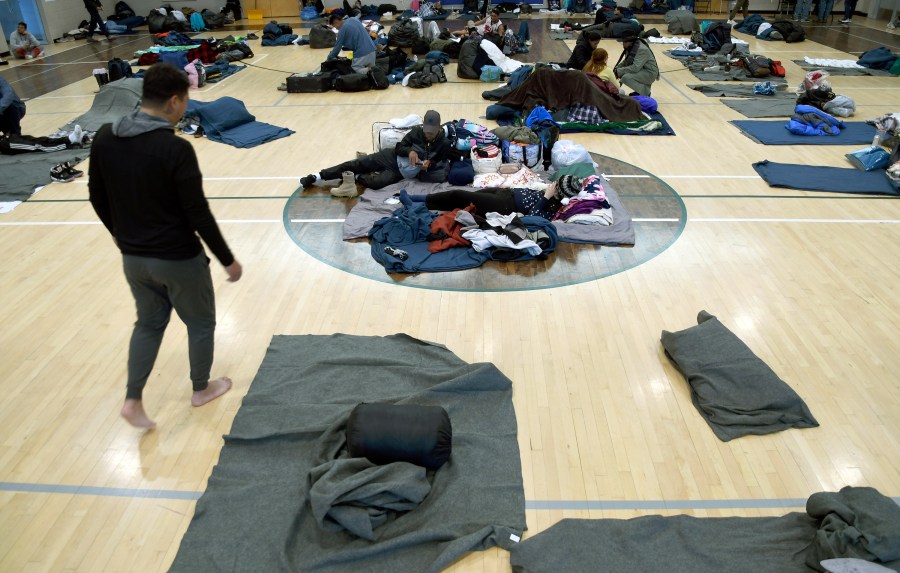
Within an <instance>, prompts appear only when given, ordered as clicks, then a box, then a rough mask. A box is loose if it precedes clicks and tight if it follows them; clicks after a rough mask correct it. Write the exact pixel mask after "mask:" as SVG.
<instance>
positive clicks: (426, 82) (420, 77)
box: [406, 72, 432, 88]
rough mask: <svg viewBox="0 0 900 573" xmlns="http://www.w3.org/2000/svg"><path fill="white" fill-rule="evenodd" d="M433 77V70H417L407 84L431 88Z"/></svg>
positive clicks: (408, 85)
mask: <svg viewBox="0 0 900 573" xmlns="http://www.w3.org/2000/svg"><path fill="white" fill-rule="evenodd" d="M431 77H432V76H431V72H427V73H426V72H416V73H414V74H413V75H411V76H409V80H407V82H406V86H407V87H410V88H430V87H431V83H432V82H431Z"/></svg>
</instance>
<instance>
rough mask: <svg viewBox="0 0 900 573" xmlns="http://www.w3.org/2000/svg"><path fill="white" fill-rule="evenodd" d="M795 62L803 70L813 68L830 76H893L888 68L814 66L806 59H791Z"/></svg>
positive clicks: (808, 70) (809, 70)
mask: <svg viewBox="0 0 900 573" xmlns="http://www.w3.org/2000/svg"><path fill="white" fill-rule="evenodd" d="M793 62H794V63H795V64H797V65H798V66H800V67H801V68H802V69H803V70H804V71H807V72H811V71H813V70H824V71H826V72H828V75H830V76H888V77H893V75H894V74H892V73H891V72H889V71H888V70H875V69H872V68H838V67H832V66H816V65H813V64H807V63H806V60H793Z"/></svg>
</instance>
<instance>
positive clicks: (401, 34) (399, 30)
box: [388, 18, 428, 53]
mask: <svg viewBox="0 0 900 573" xmlns="http://www.w3.org/2000/svg"><path fill="white" fill-rule="evenodd" d="M418 37H419V27H418V26H417V25H416V24H415V22H413V21H412V20H410V19H409V18H400V19H399V20H397V23H396V24H394V25H393V26H391V29H390V30H388V43H389V44H390V45H392V46H399V47H401V48H408V47H410V46H412V45H413V42H415V40H416V38H418ZM427 52H428V50H425V52H423V53H427Z"/></svg>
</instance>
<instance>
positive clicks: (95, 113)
mask: <svg viewBox="0 0 900 573" xmlns="http://www.w3.org/2000/svg"><path fill="white" fill-rule="evenodd" d="M143 93H144V80H143V79H142V78H123V79H121V80H116V81H114V82H110V83H108V84H106V85H105V86H103V87H102V88H100V92H99V93H98V94H97V95H96V96H94V103H93V104H91V109H89V110H88V111H87V112H85V113H83V114H82V115H80V116H78V117H76V118H75V119H73V120H72V121H70V122H69V123H67V124H66V125H65V126H64V127H63V128H62V130H63V131H72V129H74V128H75V126H76V125H80V126H81V129H83V130H84V131H97V130H99V129H100V127H101V126H103V125H104V124H106V123H112V122H114V121H115V120H117V119H119V118H120V117H123V116H126V115H128V114H129V113H131V112H133V111H134V110H136V109H137V108H138V107H139V106H140V104H141V95H142V94H143Z"/></svg>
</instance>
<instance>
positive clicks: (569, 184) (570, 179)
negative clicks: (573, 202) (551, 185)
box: [556, 175, 583, 197]
mask: <svg viewBox="0 0 900 573" xmlns="http://www.w3.org/2000/svg"><path fill="white" fill-rule="evenodd" d="M582 183H583V181H582V180H581V179H579V178H577V177H575V176H574V175H563V176H562V177H560V178H559V179H557V180H556V190H557V191H559V194H560V195H562V196H563V197H575V196H576V195H578V194H579V193H581V185H582Z"/></svg>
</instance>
